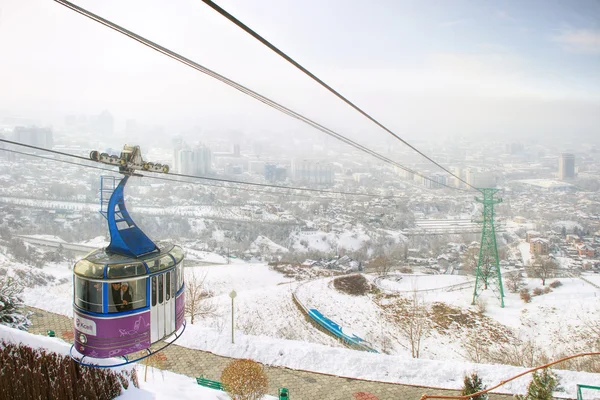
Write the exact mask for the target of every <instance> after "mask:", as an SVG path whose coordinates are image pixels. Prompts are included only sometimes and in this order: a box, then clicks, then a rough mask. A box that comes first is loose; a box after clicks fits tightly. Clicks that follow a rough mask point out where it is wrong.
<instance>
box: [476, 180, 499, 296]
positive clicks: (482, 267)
mask: <svg viewBox="0 0 600 400" xmlns="http://www.w3.org/2000/svg"><path fill="white" fill-rule="evenodd" d="M477 190H479V191H480V192H481V193H482V194H483V199H480V198H478V197H476V198H475V200H476V201H477V202H479V203H482V204H483V227H482V229H481V247H480V248H479V260H478V261H477V272H476V278H475V291H474V293H473V304H475V300H476V299H477V296H479V294H480V293H481V291H483V290H485V289H492V291H494V292H495V293H496V296H497V297H498V298H499V299H500V305H501V306H502V307H504V288H503V287H502V275H501V274H500V264H499V262H498V247H497V245H496V228H495V227H494V204H498V203H501V202H502V199H498V198H496V199H495V198H494V195H495V194H496V193H497V192H498V189H477Z"/></svg>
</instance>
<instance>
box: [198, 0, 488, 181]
mask: <svg viewBox="0 0 600 400" xmlns="http://www.w3.org/2000/svg"><path fill="white" fill-rule="evenodd" d="M202 1H203V2H204V3H205V4H207V5H208V6H209V7H211V8H212V9H213V10H215V11H217V12H218V13H219V14H221V15H222V16H224V17H225V18H227V19H228V20H230V21H231V22H233V23H234V24H236V25H237V26H239V27H240V28H241V29H243V30H244V31H245V32H246V33H248V34H250V35H251V36H252V37H254V38H255V39H256V40H258V41H259V42H261V43H262V44H264V45H265V46H267V47H268V48H269V49H271V50H273V51H274V52H275V53H277V54H278V55H279V56H281V57H282V58H283V59H285V60H286V61H288V62H289V63H290V64H292V65H293V66H294V67H296V68H298V69H299V70H300V71H302V72H304V73H305V74H306V75H308V76H309V77H310V78H311V79H313V80H314V81H315V82H317V83H318V84H320V85H321V86H323V87H324V88H325V89H327V90H328V91H330V92H331V93H333V94H334V95H335V96H336V97H337V98H339V99H340V100H342V101H343V102H345V103H346V104H348V105H349V106H350V107H352V108H353V109H355V110H356V111H358V112H359V113H361V114H362V115H363V116H365V117H366V118H367V119H368V120H370V121H371V122H373V123H374V124H376V125H377V126H379V127H380V128H381V129H383V130H384V131H386V132H387V133H389V134H390V135H392V136H393V137H395V138H396V139H398V140H399V141H401V142H402V143H404V144H405V145H406V146H408V147H409V148H411V149H412V150H414V151H415V152H416V153H417V154H419V155H421V156H423V157H424V158H426V159H427V160H428V161H430V162H432V163H433V164H435V165H436V166H437V167H439V168H441V169H442V170H443V171H445V172H447V173H448V174H450V175H451V176H453V177H455V178H456V179H458V180H459V181H461V182H463V183H464V184H466V185H467V186H469V187H471V188H473V189H475V190H478V189H477V188H475V187H474V186H472V185H470V184H469V183H468V182H466V181H464V180H463V179H461V178H460V177H459V176H457V175H455V174H453V173H452V172H450V171H449V170H447V169H446V168H444V167H443V166H442V165H440V164H439V163H437V162H436V161H434V160H433V159H432V158H430V157H429V156H427V155H425V154H424V153H423V152H421V151H420V150H419V149H417V148H416V147H414V146H413V145H411V144H410V143H408V142H407V141H406V140H404V139H402V138H401V137H400V136H398V135H397V134H395V133H394V132H392V131H391V130H390V129H388V128H387V127H386V126H384V125H383V124H381V123H380V122H379V121H377V120H376V119H375V118H373V117H371V116H370V115H369V114H367V113H366V112H365V111H363V110H362V109H361V108H359V107H358V106H357V105H355V104H354V103H352V102H351V101H350V100H348V99H347V98H346V97H344V96H342V95H341V94H340V93H339V92H337V91H336V90H335V89H333V88H332V87H331V86H329V85H328V84H326V83H325V82H323V81H322V80H321V79H319V78H318V77H317V76H316V75H314V74H313V73H312V72H310V71H309V70H307V69H306V68H304V67H303V66H302V65H300V64H299V63H297V62H296V61H295V60H294V59H292V58H291V57H289V56H288V55H287V54H285V53H284V52H283V51H281V50H279V49H278V48H277V47H275V46H274V45H273V44H271V42H269V41H268V40H266V39H265V38H263V37H262V36H260V35H259V34H258V33H256V32H255V31H254V30H252V29H251V28H249V27H248V26H247V25H246V24H244V23H243V22H242V21H240V20H239V19H237V18H236V17H234V16H233V15H231V14H230V13H228V12H227V11H225V10H224V9H223V8H221V7H219V6H218V5H217V4H215V3H214V2H213V1H211V0H202Z"/></svg>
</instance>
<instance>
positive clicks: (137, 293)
mask: <svg viewBox="0 0 600 400" xmlns="http://www.w3.org/2000/svg"><path fill="white" fill-rule="evenodd" d="M146 282H147V280H146V279H137V280H131V281H122V282H111V283H110V288H109V290H108V297H109V300H108V306H109V307H108V311H109V312H111V313H115V312H125V311H131V310H137V309H138V308H144V307H145V306H146Z"/></svg>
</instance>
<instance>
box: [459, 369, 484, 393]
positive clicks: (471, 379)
mask: <svg viewBox="0 0 600 400" xmlns="http://www.w3.org/2000/svg"><path fill="white" fill-rule="evenodd" d="M484 389H485V387H484V386H483V381H482V380H481V378H480V377H479V375H477V372H473V373H472V374H471V376H469V375H465V380H464V386H463V390H462V395H463V396H467V395H469V394H473V393H477V392H480V391H482V390H484ZM487 398H488V395H487V393H483V394H480V395H477V396H473V397H471V399H472V400H487Z"/></svg>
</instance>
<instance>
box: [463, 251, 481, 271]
mask: <svg viewBox="0 0 600 400" xmlns="http://www.w3.org/2000/svg"><path fill="white" fill-rule="evenodd" d="M478 258H479V247H469V248H468V249H467V250H466V251H465V252H464V253H463V255H462V260H461V261H462V264H463V267H462V271H463V272H466V273H469V274H475V270H476V269H477V260H478Z"/></svg>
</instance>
